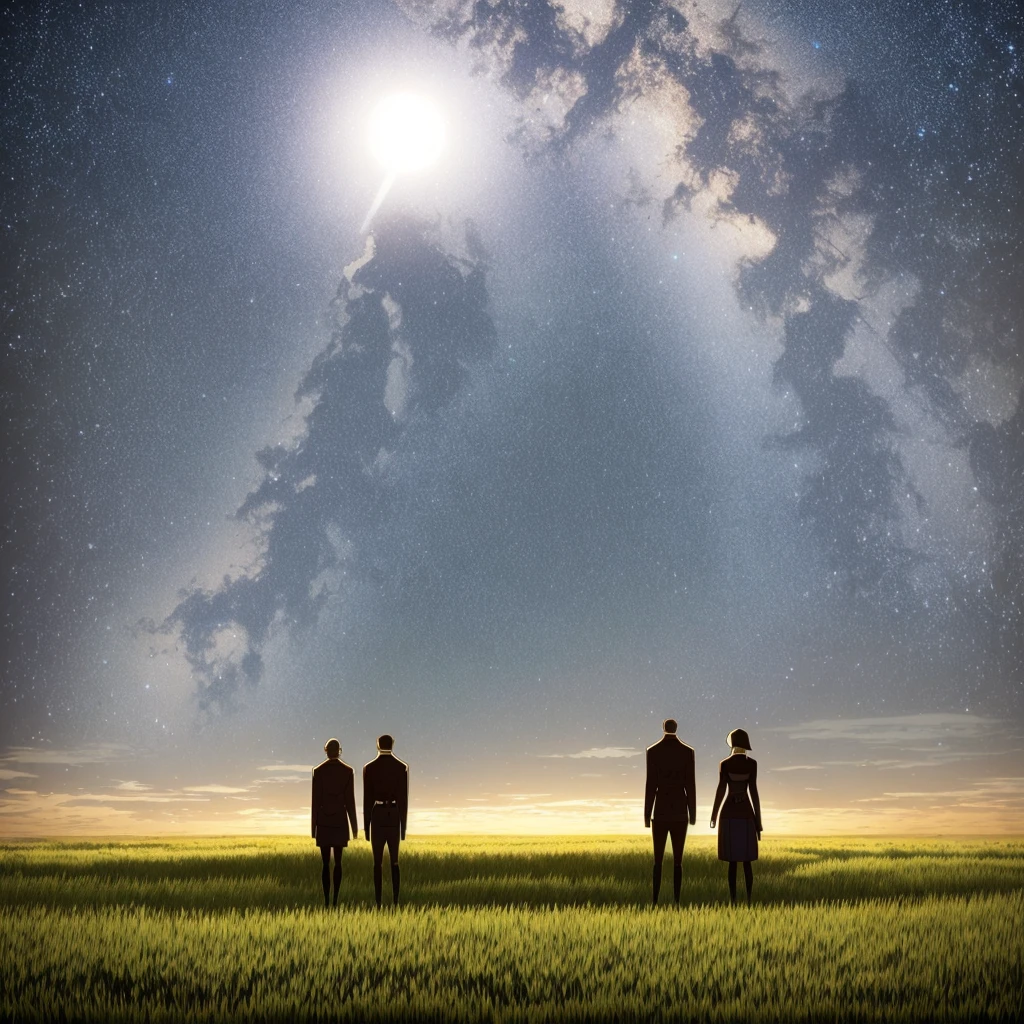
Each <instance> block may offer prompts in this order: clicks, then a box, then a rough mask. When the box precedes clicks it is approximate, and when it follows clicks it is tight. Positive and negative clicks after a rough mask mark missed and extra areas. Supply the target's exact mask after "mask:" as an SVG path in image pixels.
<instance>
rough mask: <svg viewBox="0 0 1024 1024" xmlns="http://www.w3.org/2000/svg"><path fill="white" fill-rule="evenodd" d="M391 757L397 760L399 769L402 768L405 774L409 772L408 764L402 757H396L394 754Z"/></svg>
mask: <svg viewBox="0 0 1024 1024" xmlns="http://www.w3.org/2000/svg"><path fill="white" fill-rule="evenodd" d="M391 756H392V757H394V758H395V764H396V765H398V767H399V768H401V769H402V771H403V772H407V771H408V770H409V765H408V764H406V762H405V761H403V760H402V759H401V758H400V757H395V755H394V754H392V755H391Z"/></svg>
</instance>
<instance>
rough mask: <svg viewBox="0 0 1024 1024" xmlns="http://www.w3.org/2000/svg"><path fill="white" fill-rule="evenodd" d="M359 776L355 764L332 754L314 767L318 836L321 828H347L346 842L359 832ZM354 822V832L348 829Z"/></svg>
mask: <svg viewBox="0 0 1024 1024" xmlns="http://www.w3.org/2000/svg"><path fill="white" fill-rule="evenodd" d="M355 777H356V776H355V772H354V771H352V766H351V765H347V764H345V762H344V761H342V760H341V758H338V757H329V758H327V760H326V761H321V762H320V764H318V765H317V766H316V767H315V768H314V769H313V812H312V817H313V820H312V831H313V838H314V839H315V838H316V830H317V828H318V827H320V828H330V829H335V828H340V829H343V830H344V836H345V842H346V843H347V842H348V840H349V839H350V838H351V837H352V836H354V835H355V834H356V833H357V832H358V831H359V824H358V822H357V821H356V785H355ZM350 823H351V825H352V831H351V833H350V832H349V828H348V827H349V824H350ZM339 845H341V844H340V843H339Z"/></svg>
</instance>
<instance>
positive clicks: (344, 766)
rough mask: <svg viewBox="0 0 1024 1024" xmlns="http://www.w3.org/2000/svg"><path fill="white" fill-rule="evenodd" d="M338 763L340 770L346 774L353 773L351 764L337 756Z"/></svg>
mask: <svg viewBox="0 0 1024 1024" xmlns="http://www.w3.org/2000/svg"><path fill="white" fill-rule="evenodd" d="M338 764H339V765H340V767H341V769H342V771H343V772H345V774H346V775H352V774H353V772H352V765H350V764H348V763H347V762H345V761H342V760H341V758H338Z"/></svg>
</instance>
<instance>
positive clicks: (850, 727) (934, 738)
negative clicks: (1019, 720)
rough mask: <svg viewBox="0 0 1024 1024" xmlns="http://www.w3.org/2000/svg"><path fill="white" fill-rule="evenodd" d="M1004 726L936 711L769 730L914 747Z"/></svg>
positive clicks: (976, 737) (974, 737)
mask: <svg viewBox="0 0 1024 1024" xmlns="http://www.w3.org/2000/svg"><path fill="white" fill-rule="evenodd" d="M1001 728H1002V722H1001V721H1000V720H999V719H996V718H983V717H982V716H981V715H972V714H966V713H965V714H949V713H944V712H937V713H931V714H919V715H889V716H882V717H877V718H831V719H830V718H820V719H815V720H814V721H811V722H801V723H798V724H796V725H782V726H775V727H773V728H771V729H769V730H767V731H769V732H779V733H784V734H785V735H787V736H788V737H789V738H790V739H799V740H822V741H824V742H828V743H835V742H840V741H851V742H854V743H863V744H865V745H868V746H875V747H903V748H905V749H907V748H909V749H911V750H913V749H915V748H914V746H913V745H914V744H919V743H936V742H940V741H946V740H957V741H964V740H980V739H982V738H984V737H988V736H992V735H994V734H995V733H997V732H999V731H1000V730H1001Z"/></svg>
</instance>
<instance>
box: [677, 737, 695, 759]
mask: <svg viewBox="0 0 1024 1024" xmlns="http://www.w3.org/2000/svg"><path fill="white" fill-rule="evenodd" d="M679 746H681V747H682V748H683V750H684V751H685V752H686V753H687V754H689V755H690V757H693V747H691V746H690V744H689V743H684V742H683V741H682V740H680V741H679Z"/></svg>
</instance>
